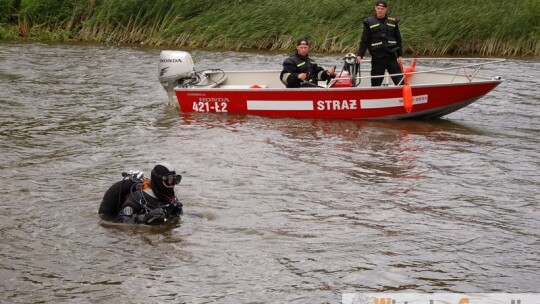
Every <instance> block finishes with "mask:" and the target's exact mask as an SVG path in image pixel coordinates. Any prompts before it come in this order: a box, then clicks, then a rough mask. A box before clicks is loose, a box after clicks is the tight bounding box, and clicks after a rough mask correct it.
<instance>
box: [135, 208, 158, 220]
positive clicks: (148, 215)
mask: <svg viewBox="0 0 540 304" xmlns="http://www.w3.org/2000/svg"><path fill="white" fill-rule="evenodd" d="M138 220H139V222H143V223H145V224H152V223H159V222H164V221H165V211H164V210H163V209H162V208H156V209H152V210H150V212H148V213H146V214H140V215H139V216H138Z"/></svg>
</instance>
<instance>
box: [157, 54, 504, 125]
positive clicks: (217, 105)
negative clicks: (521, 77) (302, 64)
mask: <svg viewBox="0 0 540 304" xmlns="http://www.w3.org/2000/svg"><path fill="white" fill-rule="evenodd" d="M427 60H428V59H419V64H418V66H417V67H416V68H415V67H414V66H413V65H411V66H409V67H407V68H405V69H404V71H405V74H403V75H405V76H406V77H404V80H406V81H403V85H401V84H400V85H397V86H395V85H394V84H393V83H392V81H391V79H390V75H385V79H384V81H383V86H381V87H371V81H370V79H369V78H370V76H364V77H362V76H361V75H369V73H370V72H369V70H366V71H360V69H359V68H358V66H359V65H357V64H355V62H354V54H347V55H346V56H345V57H344V62H345V63H344V67H343V69H342V70H341V72H340V71H337V74H338V76H337V77H336V78H335V79H333V80H332V81H331V82H330V83H326V82H324V83H322V82H321V83H319V86H318V87H312V88H298V89H288V88H285V86H284V85H283V83H281V81H280V80H279V73H280V71H278V70H273V71H272V70H269V71H222V70H220V69H210V70H204V71H196V70H195V68H194V63H193V59H192V57H191V55H190V54H189V53H187V52H182V51H162V52H161V55H160V62H159V70H158V72H159V81H160V82H161V84H162V85H163V87H164V88H165V90H166V91H167V93H168V95H169V102H170V103H176V102H178V105H179V107H180V110H181V111H182V112H200V113H221V114H226V113H230V114H248V115H258V116H268V117H297V118H329V119H412V118H414V119H419V118H436V117H441V116H443V115H446V114H449V113H452V112H454V111H457V110H459V109H461V108H463V107H465V106H467V105H469V104H471V103H473V102H475V101H476V100H478V99H479V98H481V97H482V96H484V95H486V94H488V93H489V92H490V91H491V90H493V89H494V88H495V87H497V86H498V85H499V84H500V83H501V82H502V81H503V80H502V79H501V77H498V76H497V77H492V78H488V77H481V76H478V75H477V74H478V72H479V70H480V69H481V67H483V66H484V65H486V64H493V63H498V62H501V61H504V59H448V58H440V59H433V58H430V59H429V61H430V66H432V63H433V61H434V60H438V61H440V62H444V67H441V68H427V69H426V68H425V67H424V66H423V65H422V62H423V61H426V62H427ZM454 61H458V63H456V64H453V62H454ZM414 64H415V65H416V60H415V62H414ZM355 67H356V68H355Z"/></svg>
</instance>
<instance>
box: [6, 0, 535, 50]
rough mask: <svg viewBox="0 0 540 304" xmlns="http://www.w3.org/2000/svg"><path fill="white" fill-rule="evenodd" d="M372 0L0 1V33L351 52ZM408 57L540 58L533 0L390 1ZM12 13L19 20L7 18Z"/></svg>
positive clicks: (155, 43)
mask: <svg viewBox="0 0 540 304" xmlns="http://www.w3.org/2000/svg"><path fill="white" fill-rule="evenodd" d="M373 4H374V1H373V0H347V1H346V0H316V1H315V0H312V1H306V0H289V1H268V0H264V1H263V0H201V1H193V0H153V1H146V0H0V39H2V38H3V39H8V38H9V39H11V38H14V36H18V37H22V38H24V39H36V40H59V41H65V40H79V41H91V42H100V43H144V44H151V45H161V46H176V47H196V48H221V49H235V50H240V49H261V50H291V49H292V47H293V41H294V40H296V39H297V38H299V37H308V38H310V39H311V40H312V49H313V50H314V51H321V52H332V53H347V52H356V51H357V48H358V40H359V36H360V34H361V31H362V20H363V19H364V18H365V17H367V16H369V15H370V14H373ZM389 4H390V8H389V13H390V14H393V15H396V16H397V17H399V19H400V20H401V22H400V28H401V32H402V35H403V39H404V48H405V52H406V53H407V54H409V55H418V56H421V55H448V54H455V55H462V54H478V55H486V56H501V55H502V56H540V38H538V37H540V18H539V16H540V1H538V0H519V1H518V0H492V1H476V2H471V1H470V0H453V1H439V0H389ZM14 16H16V18H15V17H14Z"/></svg>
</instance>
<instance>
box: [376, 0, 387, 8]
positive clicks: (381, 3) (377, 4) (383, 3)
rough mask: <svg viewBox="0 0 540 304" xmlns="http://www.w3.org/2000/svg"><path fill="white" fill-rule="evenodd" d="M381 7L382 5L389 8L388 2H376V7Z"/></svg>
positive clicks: (379, 0)
mask: <svg viewBox="0 0 540 304" xmlns="http://www.w3.org/2000/svg"><path fill="white" fill-rule="evenodd" d="M379 5H382V6H384V7H388V3H386V1H384V0H378V1H377V2H375V6H379Z"/></svg>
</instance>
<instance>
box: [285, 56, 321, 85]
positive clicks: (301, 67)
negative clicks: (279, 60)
mask: <svg viewBox="0 0 540 304" xmlns="http://www.w3.org/2000/svg"><path fill="white" fill-rule="evenodd" d="M285 60H289V61H291V62H293V63H294V66H296V70H295V73H298V74H300V73H308V74H309V79H307V80H306V81H308V82H311V83H313V84H317V79H318V78H319V77H321V76H320V75H319V74H321V72H320V71H318V66H317V63H316V62H315V60H313V59H311V58H309V56H300V55H298V53H295V55H293V56H291V57H289V58H287V59H285ZM314 67H315V68H314ZM290 75H291V74H290V73H285V72H284V71H282V72H281V75H280V79H281V82H283V84H285V85H286V86H287V87H289V86H290V85H293V84H291V83H288V81H287V80H288V78H289V76H290Z"/></svg>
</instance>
